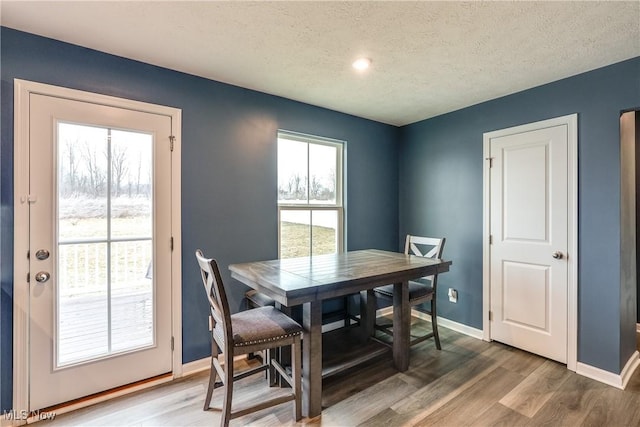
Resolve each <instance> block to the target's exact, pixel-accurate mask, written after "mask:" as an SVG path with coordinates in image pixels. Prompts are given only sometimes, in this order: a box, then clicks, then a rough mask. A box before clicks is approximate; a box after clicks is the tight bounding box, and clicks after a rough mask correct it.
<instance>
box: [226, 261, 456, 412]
mask: <svg viewBox="0 0 640 427" xmlns="http://www.w3.org/2000/svg"><path fill="white" fill-rule="evenodd" d="M450 265H451V261H444V260H438V259H431V258H424V257H418V256H414V255H405V254H402V253H397V252H388V251H382V250H377V249H367V250H359V251H351V252H344V253H341V254H331V255H317V256H309V257H301V258H289V259H276V260H270V261H257V262H247V263H241V264H232V265H230V266H229V269H230V270H231V277H233V278H234V279H236V280H238V281H240V282H242V283H244V284H246V285H248V286H250V287H251V288H253V289H256V290H257V291H259V292H262V293H264V294H266V295H268V296H269V297H271V298H273V299H274V300H275V301H277V302H278V303H280V304H281V305H283V306H285V307H293V306H297V305H302V326H303V328H304V335H303V340H304V344H303V346H302V347H303V359H302V363H303V369H302V371H303V372H302V388H303V413H304V415H305V416H307V417H310V418H311V417H315V416H318V415H320V413H321V412H322V302H323V301H324V300H327V299H330V298H335V297H340V296H346V295H350V294H355V293H361V295H363V302H364V303H365V304H364V305H365V306H366V307H365V308H364V309H361V311H360V312H361V316H362V317H363V318H361V324H362V325H363V326H364V328H365V332H364V333H365V334H367V335H371V334H373V320H374V319H371V317H372V316H373V317H374V318H375V306H373V305H372V304H371V303H367V300H366V299H365V298H366V296H365V295H367V291H368V292H369V293H368V294H369V295H370V292H371V290H372V289H373V288H375V287H377V286H381V285H386V284H389V283H393V284H394V298H393V325H394V327H393V360H394V364H395V367H396V368H397V369H398V371H400V372H404V371H406V370H407V369H408V367H409V344H410V335H409V331H410V327H411V307H410V305H409V292H408V281H409V280H413V279H418V278H420V277H424V276H430V275H434V274H440V273H444V272H446V271H449V267H450Z"/></svg>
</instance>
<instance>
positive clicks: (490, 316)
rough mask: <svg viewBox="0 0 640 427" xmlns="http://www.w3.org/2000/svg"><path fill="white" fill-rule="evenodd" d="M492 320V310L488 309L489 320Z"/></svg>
mask: <svg viewBox="0 0 640 427" xmlns="http://www.w3.org/2000/svg"><path fill="white" fill-rule="evenodd" d="M492 320H493V311H491V310H489V321H492Z"/></svg>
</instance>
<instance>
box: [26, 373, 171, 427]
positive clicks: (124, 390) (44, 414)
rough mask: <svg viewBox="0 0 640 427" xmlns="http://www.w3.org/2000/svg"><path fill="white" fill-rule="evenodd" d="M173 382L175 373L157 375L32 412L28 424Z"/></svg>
mask: <svg viewBox="0 0 640 427" xmlns="http://www.w3.org/2000/svg"><path fill="white" fill-rule="evenodd" d="M172 380H173V373H172V372H167V373H166V374H161V375H157V376H155V377H151V378H147V379H144V380H140V381H136V382H133V383H130V384H126V385H123V386H120V387H115V388H112V389H109V390H105V391H102V392H100V393H95V394H91V395H89V396H84V397H81V398H78V399H74V400H70V401H68V402H64V403H61V404H59V405H54V406H49V407H47V408H43V409H39V410H37V411H34V412H31V414H30V416H29V418H28V419H27V424H29V423H33V422H36V421H41V420H43V419H45V418H46V419H53V418H55V417H56V416H57V415H62V414H66V413H68V412H71V411H75V410H77V409H81V408H86V407H87V406H91V405H95V404H96V403H100V402H105V401H107V400H111V399H115V398H116V397H120V396H124V395H127V394H131V393H134V392H136V391H140V390H144V389H148V388H151V387H154V386H157V385H160V384H164V383H167V382H169V381H172Z"/></svg>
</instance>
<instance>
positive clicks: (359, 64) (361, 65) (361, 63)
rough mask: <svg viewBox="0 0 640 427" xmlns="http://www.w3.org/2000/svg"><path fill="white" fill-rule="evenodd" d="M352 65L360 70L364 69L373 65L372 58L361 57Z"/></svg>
mask: <svg viewBox="0 0 640 427" xmlns="http://www.w3.org/2000/svg"><path fill="white" fill-rule="evenodd" d="M351 65H352V66H353V68H355V69H356V70H358V71H364V70H366V69H367V68H369V66H370V65H371V60H370V59H369V58H359V59H356V60H355V61H354V62H353V64H351Z"/></svg>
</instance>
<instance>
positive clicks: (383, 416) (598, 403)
mask: <svg viewBox="0 0 640 427" xmlns="http://www.w3.org/2000/svg"><path fill="white" fill-rule="evenodd" d="M417 322H419V321H417ZM440 334H441V340H442V351H438V350H436V349H435V346H434V344H433V342H432V341H427V342H424V343H421V344H420V345H417V346H414V347H413V348H412V349H411V366H410V368H409V370H408V371H407V372H404V373H398V372H397V371H396V370H395V369H394V368H393V364H392V361H391V360H390V356H388V355H384V356H381V357H380V358H379V359H377V360H373V361H371V362H369V363H367V364H365V365H361V366H359V367H357V368H354V369H352V370H350V371H347V372H344V373H342V374H339V375H336V376H334V377H331V378H328V379H326V380H325V382H324V391H323V408H324V409H323V412H322V415H321V416H320V417H316V418H314V419H306V418H303V419H302V420H301V421H300V422H299V423H295V422H293V409H292V405H291V403H286V404H283V405H280V406H278V407H276V408H272V409H266V410H264V411H261V412H258V413H255V414H251V415H247V416H245V417H242V418H238V419H236V420H233V421H232V422H231V425H232V426H234V425H235V426H242V425H254V426H280V425H310V426H509V427H513V426H639V425H640V370H639V371H637V372H635V374H634V375H633V377H632V379H631V381H630V383H629V385H628V386H627V389H626V390H624V391H622V390H618V389H616V388H613V387H610V386H607V385H604V384H602V383H599V382H597V381H594V380H590V379H588V378H585V377H582V376H580V375H577V374H575V373H573V372H570V371H568V370H567V369H566V366H564V365H561V364H559V363H556V362H552V361H549V360H546V359H543V358H541V357H538V356H535V355H532V354H530V353H526V352H524V351H521V350H517V349H514V348H511V347H508V346H506V345H503V344H500V343H495V342H492V343H487V342H483V341H480V340H477V339H474V338H471V337H468V336H465V335H462V334H459V333H456V332H453V331H451V330H448V329H446V328H441V332H440ZM240 363H242V364H246V363H247V362H245V361H242V362H240ZM207 376H208V372H203V373H200V374H195V375H192V376H189V377H187V378H182V379H179V380H176V381H173V382H171V383H168V384H164V385H161V386H157V387H154V388H151V389H148V390H144V391H141V392H137V393H133V394H131V395H129V396H125V397H121V398H116V399H113V400H111V401H108V402H104V403H100V404H97V405H94V406H92V407H89V408H84V409H80V410H77V411H75V412H72V413H68V414H63V415H59V416H57V417H56V419H55V420H53V421H42V422H40V424H47V425H51V426H73V425H82V426H87V425H89V426H107V425H108V426H124V425H126V426H130V425H136V426H212V425H219V422H220V418H219V412H218V411H216V410H210V411H207V412H205V411H203V410H202V404H203V400H204V395H205V391H206V383H207ZM265 392H273V393H277V392H278V389H277V388H276V389H271V390H269V388H268V387H266V386H265V383H264V381H263V378H262V377H261V376H260V375H257V376H254V377H252V378H249V379H245V380H242V381H240V382H239V383H238V384H237V394H236V396H235V398H237V399H238V400H237V402H238V403H240V404H241V401H242V400H244V399H250V398H252V397H254V396H255V395H256V394H259V395H260V396H264V393H265ZM220 394H221V393H220V390H219V389H218V390H216V392H215V393H214V401H213V403H212V406H214V407H215V406H216V405H218V407H219V405H220V403H221V397H220ZM235 402H236V401H235V400H234V405H235Z"/></svg>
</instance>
